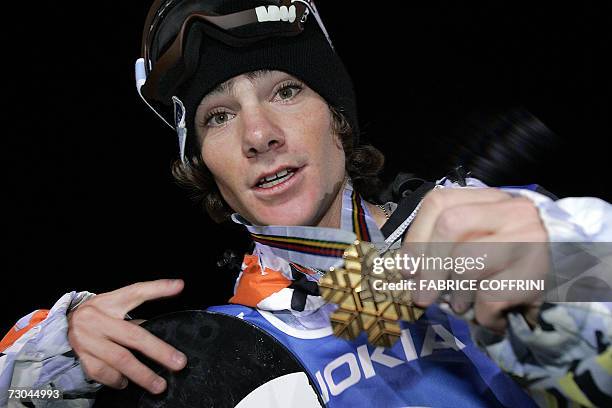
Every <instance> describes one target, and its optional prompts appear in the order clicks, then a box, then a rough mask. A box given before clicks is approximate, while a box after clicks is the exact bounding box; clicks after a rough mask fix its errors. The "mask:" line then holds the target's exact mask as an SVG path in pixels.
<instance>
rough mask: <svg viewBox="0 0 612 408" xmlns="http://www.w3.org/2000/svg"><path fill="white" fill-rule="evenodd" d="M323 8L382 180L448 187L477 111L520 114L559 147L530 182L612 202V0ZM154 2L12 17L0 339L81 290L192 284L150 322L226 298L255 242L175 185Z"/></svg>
mask: <svg viewBox="0 0 612 408" xmlns="http://www.w3.org/2000/svg"><path fill="white" fill-rule="evenodd" d="M318 3H319V4H318V7H319V11H320V12H321V14H322V17H323V19H324V21H325V22H326V25H327V28H328V30H329V32H330V34H331V37H332V39H333V40H334V44H335V46H336V50H337V51H338V53H339V54H340V55H341V57H342V58H343V59H344V61H345V63H346V65H347V67H348V70H349V72H350V74H351V75H352V77H353V79H354V82H355V85H356V89H357V94H358V103H359V111H360V121H361V127H362V130H364V132H365V136H366V138H367V139H368V140H369V141H370V142H371V143H373V144H374V145H376V146H377V147H379V148H380V149H381V150H382V151H383V152H385V154H386V155H387V160H388V163H387V168H388V170H387V173H385V174H392V173H393V172H395V171H397V170H405V171H412V172H416V173H417V174H420V175H423V176H425V177H429V178H432V177H433V178H439V177H441V176H443V175H444V174H445V171H446V170H448V169H447V168H445V167H444V163H445V160H444V158H446V157H448V156H449V154H451V153H452V152H449V146H450V144H451V143H449V140H450V139H451V138H452V135H453V131H454V129H456V128H457V126H460V125H461V123H462V121H463V120H465V118H466V117H467V116H468V115H470V114H471V113H473V112H479V111H481V110H487V109H491V108H495V109H506V108H512V107H517V106H522V107H524V108H525V109H528V110H529V111H530V112H532V113H533V114H534V115H536V116H537V117H538V118H540V119H541V120H542V121H543V122H544V123H545V124H546V125H547V126H548V127H549V128H550V129H551V130H552V131H554V132H555V133H556V134H557V136H558V143H557V146H556V148H555V149H553V150H551V151H548V152H543V153H542V154H541V156H540V157H539V160H540V162H541V163H540V165H539V168H538V170H537V172H535V173H533V172H529V174H524V171H523V170H524V169H521V168H517V169H516V175H517V177H519V178H520V179H521V180H522V182H523V183H524V184H527V183H532V182H537V183H539V184H541V185H543V186H545V187H546V188H547V189H549V190H551V191H553V192H555V193H556V194H557V195H559V196H561V197H567V196H598V197H601V198H603V199H606V200H608V201H611V200H612V193H611V192H610V181H609V179H608V174H609V170H608V169H609V166H608V162H609V160H610V154H609V147H607V146H609V144H608V140H607V139H609V138H610V136H611V134H612V132H611V130H612V128H611V125H610V122H609V116H610V115H609V108H610V107H609V105H608V104H607V100H608V99H610V86H609V85H610V81H609V75H610V72H612V71H611V70H610V66H609V65H606V62H605V57H606V56H609V54H610V42H609V30H610V27H611V26H610V24H609V22H608V21H606V19H607V17H606V16H607V15H609V13H608V10H607V8H606V7H605V3H606V2H603V1H600V2H584V1H583V2H554V3H550V4H544V3H539V5H535V6H534V5H533V4H528V3H524V4H523V3H520V2H519V3H517V2H515V1H507V2H506V1H490V2H483V3H477V2H446V1H427V2H359V1H337V0H334V1H330V0H327V1H325V0H319V2H318ZM149 4H150V3H149V2H142V1H123V2H116V1H115V2H97V3H91V4H84V3H74V4H72V3H70V4H68V3H48V2H43V3H40V4H38V3H37V4H36V6H35V7H31V9H23V10H20V11H13V12H11V15H12V16H10V15H6V16H5V21H4V26H5V32H7V33H8V34H7V35H6V36H5V46H4V47H3V49H4V52H5V56H4V58H3V60H4V64H3V65H4V68H5V70H6V71H5V74H4V78H5V82H4V85H5V93H4V96H5V98H4V99H5V103H6V104H7V105H8V108H6V109H5V117H4V121H3V122H4V137H3V138H2V139H3V142H4V143H3V144H5V146H6V147H3V148H2V150H3V153H4V155H3V156H5V161H4V162H5V163H6V164H8V168H7V169H6V170H5V172H3V176H4V177H3V184H4V185H5V186H6V187H7V188H5V189H3V191H4V193H5V194H6V195H5V194H3V197H2V201H3V203H4V204H5V210H4V211H3V217H2V219H3V221H2V222H3V224H4V225H3V226H2V230H3V231H4V232H5V239H4V240H3V243H2V247H3V251H2V253H3V255H2V263H1V265H2V279H1V282H2V297H3V312H2V315H1V320H0V331H5V330H8V328H9V327H10V326H11V325H12V324H13V322H14V321H15V320H16V319H17V318H19V317H21V316H23V315H24V314H26V313H29V312H30V311H32V310H34V309H36V308H50V307H51V306H52V305H53V303H54V302H55V300H57V299H58V298H59V297H60V296H61V295H62V294H63V293H65V292H67V291H70V290H89V291H91V292H96V293H101V292H104V291H108V290H111V289H114V288H117V287H121V286H124V285H126V284H128V283H132V282H136V281H142V280H149V279H155V278H159V277H181V278H183V279H185V281H186V289H185V291H184V294H183V295H182V296H180V297H178V298H175V299H172V300H164V301H160V302H157V303H153V304H151V305H149V306H146V307H143V308H140V309H139V310H138V311H136V313H135V314H137V315H139V316H140V317H145V318H146V317H150V316H152V315H155V314H158V313H160V312H162V311H165V310H178V309H186V308H201V307H204V306H207V305H211V304H219V303H224V302H225V301H226V300H227V299H228V298H229V296H230V295H231V290H232V286H233V282H234V278H235V275H236V274H235V273H234V272H230V271H226V270H223V269H219V268H218V267H216V265H215V264H216V261H217V259H218V258H219V256H220V255H221V254H222V253H223V251H224V249H226V248H236V249H241V248H244V247H245V245H247V243H248V241H247V239H246V236H245V234H244V233H243V232H242V230H241V229H239V228H237V226H231V225H230V226H228V227H221V226H218V225H215V224H214V223H212V222H211V221H210V220H209V219H208V218H207V216H205V215H204V214H203V213H202V211H201V210H200V209H199V208H198V207H197V206H196V205H195V204H194V203H193V202H191V201H190V200H189V198H188V196H187V194H186V193H185V192H184V191H183V190H181V189H180V188H179V187H177V186H176V185H175V184H174V183H173V180H172V177H171V175H170V171H169V167H170V163H171V161H172V160H173V158H174V157H175V156H176V154H177V146H176V140H175V136H174V135H173V134H172V133H171V131H170V130H168V129H167V128H165V127H164V125H163V124H162V123H161V121H159V120H158V119H157V118H156V117H155V116H154V114H153V113H152V112H150V111H149V110H148V109H147V108H146V106H144V105H143V104H142V103H141V102H140V100H139V98H138V96H137V93H136V90H135V85H134V80H133V63H134V61H135V60H136V58H138V57H139V52H140V40H141V31H142V25H143V23H144V18H145V16H146V12H147V10H148V7H149ZM20 7H24V6H20ZM228 237H231V238H228ZM226 238H228V239H226Z"/></svg>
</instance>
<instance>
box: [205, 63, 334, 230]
mask: <svg viewBox="0 0 612 408" xmlns="http://www.w3.org/2000/svg"><path fill="white" fill-rule="evenodd" d="M195 121H196V124H195V126H196V129H197V133H198V137H199V138H200V140H201V142H202V158H203V159H204V162H205V163H206V166H207V167H208V168H209V169H210V171H211V172H212V174H213V176H214V177H215V181H216V183H217V185H218V187H219V190H220V191H221V194H222V195H223V198H224V199H225V200H226V202H227V203H228V204H229V205H230V207H232V209H233V210H235V211H236V212H238V213H240V214H241V215H242V216H244V217H245V218H247V219H248V220H249V221H250V222H252V223H254V224H257V225H316V224H317V223H318V222H319V220H320V219H321V217H322V216H323V215H324V213H325V212H326V211H327V209H328V208H329V206H330V205H331V203H332V201H333V200H334V198H335V197H336V196H337V195H338V192H339V190H340V188H341V187H342V182H343V181H344V175H345V170H344V165H345V156H344V151H343V148H342V144H341V142H340V140H339V137H338V136H337V135H335V134H334V133H333V131H332V117H331V112H330V110H329V107H328V105H327V103H326V102H325V100H324V99H323V98H322V97H321V96H319V95H318V94H317V93H316V92H315V91H313V90H312V89H310V88H309V87H308V86H307V85H306V84H304V83H303V82H301V81H298V80H297V79H296V78H295V77H293V76H291V75H289V74H286V73H284V72H281V71H258V72H256V73H250V74H245V75H239V76H237V77H234V78H232V79H231V80H229V81H227V82H225V83H224V84H222V85H221V86H219V87H218V88H217V89H215V90H213V91H212V92H211V93H209V94H208V95H206V97H204V99H202V102H201V104H200V106H199V107H198V109H197V112H196V117H195ZM286 170H287V171H288V172H289V173H288V174H286V173H285V171H286ZM275 174H276V175H277V176H275ZM262 177H267V178H273V177H274V178H275V177H278V179H277V180H269V181H265V180H263V182H262Z"/></svg>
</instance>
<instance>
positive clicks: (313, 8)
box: [293, 0, 335, 51]
mask: <svg viewBox="0 0 612 408" xmlns="http://www.w3.org/2000/svg"><path fill="white" fill-rule="evenodd" d="M293 3H302V4H304V5H306V7H308V9H309V10H310V12H311V13H312V14H313V15H314V18H315V20H317V24H319V28H320V29H321V31H323V34H325V38H326V39H327V42H328V43H329V46H330V47H331V48H332V50H334V51H335V48H334V44H332V41H331V38H330V36H329V34H328V33H327V29H326V28H325V25H324V24H323V20H322V19H321V16H320V15H319V11H318V10H317V6H316V5H315V3H314V1H304V0H293Z"/></svg>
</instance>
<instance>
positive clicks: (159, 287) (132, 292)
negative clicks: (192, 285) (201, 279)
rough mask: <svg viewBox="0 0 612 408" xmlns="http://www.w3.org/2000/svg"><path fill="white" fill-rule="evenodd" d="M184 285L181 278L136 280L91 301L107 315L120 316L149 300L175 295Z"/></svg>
mask: <svg viewBox="0 0 612 408" xmlns="http://www.w3.org/2000/svg"><path fill="white" fill-rule="evenodd" d="M183 287H184V283H183V280H181V279H158V280H154V281H149V282H138V283H134V284H132V285H129V286H125V287H123V288H120V289H117V290H114V291H112V292H107V293H103V294H101V295H98V296H96V297H94V298H93V299H92V300H91V301H92V302H93V303H95V305H96V307H98V308H99V309H101V310H104V311H105V312H107V313H108V314H109V315H111V316H114V317H117V318H121V319H123V317H124V316H125V314H126V313H128V312H129V311H131V310H133V309H135V308H136V307H138V306H140V305H141V304H142V303H144V302H147V301H149V300H154V299H159V298H165V297H170V296H175V295H177V294H179V293H180V292H181V291H182V290H183Z"/></svg>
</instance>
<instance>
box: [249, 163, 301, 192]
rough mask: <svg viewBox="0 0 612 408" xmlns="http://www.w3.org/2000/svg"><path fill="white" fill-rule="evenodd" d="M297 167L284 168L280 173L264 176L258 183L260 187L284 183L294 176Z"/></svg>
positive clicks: (270, 186)
mask: <svg viewBox="0 0 612 408" xmlns="http://www.w3.org/2000/svg"><path fill="white" fill-rule="evenodd" d="M296 171H297V169H291V168H287V169H283V170H281V171H279V172H278V173H275V174H272V175H271V176H268V177H264V178H262V179H261V180H259V182H258V183H257V187H259V188H272V187H274V186H276V185H278V184H281V183H284V182H285V181H287V180H289V179H290V178H291V177H293V176H294V174H295V172H296Z"/></svg>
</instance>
